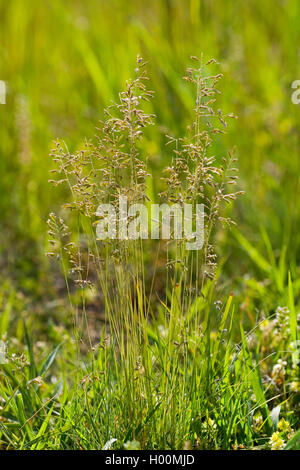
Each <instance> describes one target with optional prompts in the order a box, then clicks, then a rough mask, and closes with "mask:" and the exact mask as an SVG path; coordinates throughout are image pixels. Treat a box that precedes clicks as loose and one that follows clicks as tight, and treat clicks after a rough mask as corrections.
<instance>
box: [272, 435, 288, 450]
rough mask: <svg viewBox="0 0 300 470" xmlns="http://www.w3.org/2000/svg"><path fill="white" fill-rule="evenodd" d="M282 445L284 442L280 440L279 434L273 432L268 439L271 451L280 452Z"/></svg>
mask: <svg viewBox="0 0 300 470" xmlns="http://www.w3.org/2000/svg"><path fill="white" fill-rule="evenodd" d="M284 444H285V443H284V440H283V439H281V437H280V435H279V432H278V431H277V432H274V433H273V434H272V437H271V438H270V445H271V450H281V449H283V446H284Z"/></svg>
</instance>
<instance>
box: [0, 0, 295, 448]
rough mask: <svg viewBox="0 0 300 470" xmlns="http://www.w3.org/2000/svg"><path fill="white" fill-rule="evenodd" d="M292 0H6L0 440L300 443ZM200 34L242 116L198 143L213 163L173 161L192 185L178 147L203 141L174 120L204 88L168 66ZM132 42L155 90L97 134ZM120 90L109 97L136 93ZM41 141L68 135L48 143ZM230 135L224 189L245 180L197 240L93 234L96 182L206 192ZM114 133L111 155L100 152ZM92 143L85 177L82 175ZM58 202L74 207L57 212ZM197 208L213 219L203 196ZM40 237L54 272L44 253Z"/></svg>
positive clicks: (225, 93) (141, 192) (1, 5)
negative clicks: (92, 174) (231, 155)
mask: <svg viewBox="0 0 300 470" xmlns="http://www.w3.org/2000/svg"><path fill="white" fill-rule="evenodd" d="M270 8H272V11H273V13H274V14H272V16H271V17H270V16H269V15H268V12H269V9H270ZM298 9H299V7H298V5H297V3H296V2H292V1H288V2H286V3H285V5H284V6H283V4H282V2H280V1H276V2H272V3H271V2H264V3H261V2H255V1H253V2H246V3H245V4H243V5H242V4H239V5H237V4H236V2H233V1H232V2H228V4H227V6H226V8H225V6H224V5H223V3H222V2H214V3H210V2H199V1H197V0H190V1H188V2H186V3H185V4H184V3H183V2H180V1H175V0H174V1H172V2H168V1H166V2H163V1H157V2H154V4H153V5H152V6H151V9H149V6H147V4H146V3H143V2H136V1H134V0H131V1H129V2H128V1H126V2H125V1H123V0H118V1H117V0H114V1H111V2H105V1H103V2H96V1H93V0H92V1H90V2H88V4H87V5H84V6H83V4H82V2H77V1H73V2H68V1H66V2H62V1H59V0H54V1H53V2H51V3H50V2H48V3H45V4H44V5H43V6H42V5H41V3H40V2H37V1H35V0H32V2H31V6H30V7H29V8H28V6H27V5H25V2H24V0H16V1H15V2H9V3H8V2H0V11H1V33H2V35H1V43H2V44H3V46H2V51H3V53H2V54H1V57H0V79H1V80H5V81H6V82H7V84H8V96H7V105H5V106H1V108H0V119H1V121H3V123H2V124H1V126H0V139H1V147H0V152H1V159H0V162H1V163H0V168H1V174H2V175H3V180H2V184H1V189H0V192H1V194H0V196H1V197H0V201H1V202H0V209H1V226H2V227H3V229H2V230H1V250H0V263H1V267H2V274H1V287H0V309H1V310H0V311H1V315H0V334H1V337H2V339H3V341H4V342H5V344H6V346H7V358H8V362H7V363H6V364H4V365H1V366H0V367H1V369H0V399H1V403H0V406H1V408H0V445H1V448H3V449H33V450H41V449H103V448H107V449H108V448H114V449H121V448H126V449H135V448H138V449H182V448H185V449H190V448H194V449H235V448H250V449H252V448H257V449H271V448H273V449H276V448H284V447H285V446H286V448H299V431H298V429H299V364H298V361H299V357H298V352H297V344H298V343H297V340H298V337H299V327H298V326H297V325H299V316H298V312H299V292H300V283H299V241H300V239H299V234H298V232H299V231H298V227H299V213H300V212H299V207H298V204H299V202H298V200H299V198H297V194H298V190H299V158H298V154H297V148H298V138H299V132H298V127H297V126H298V124H297V123H298V119H299V107H297V106H295V105H293V104H292V103H291V100H290V94H291V90H290V84H291V83H292V82H293V81H294V80H295V79H296V78H298V77H297V74H299V71H298V65H297V63H298V62H297V60H296V52H295V47H294V44H296V43H297V40H298V36H299V34H300V30H299V27H298V26H297V24H296V23H295V22H292V21H291V18H294V17H297V15H299V12H298ZM263 18H264V20H263ZM213 32H215V33H213ZM15 37H17V38H18V39H19V42H18V41H14V40H13V38H15ZM2 44H1V45H2ZM257 44H260V47H257ZM50 51H51V53H50ZM202 51H204V52H205V57H207V58H209V57H211V56H214V57H217V58H218V60H219V61H220V62H221V71H222V72H223V73H224V78H223V80H222V81H221V82H220V89H221V91H222V94H221V95H219V96H218V104H217V107H216V110H215V114H216V115H218V111H217V110H218V109H219V108H221V109H222V110H223V111H224V113H225V114H226V115H227V114H230V113H231V112H232V111H233V112H234V114H237V115H238V117H239V119H238V120H233V121H230V122H229V121H228V130H229V131H228V132H227V134H226V135H216V136H215V138H214V139H213V141H212V144H211V147H210V150H209V152H210V153H209V154H208V155H207V158H208V156H209V155H216V160H215V162H214V164H213V165H214V167H215V170H216V173H217V176H212V175H210V174H209V170H205V164H204V163H203V162H204V159H203V158H202V159H198V160H197V159H196V160H195V161H194V162H193V165H195V166H192V167H191V168H190V167H189V165H187V166H186V167H185V171H186V172H188V171H190V174H189V179H188V181H189V182H190V184H191V185H192V184H193V185H194V186H187V185H186V181H185V180H184V179H182V177H181V174H180V171H179V170H180V169H178V168H177V167H176V165H174V161H176V159H177V158H179V159H183V161H184V158H185V153H184V152H183V149H184V148H185V149H187V151H188V152H189V156H190V157H189V158H190V159H191V160H192V158H193V156H194V154H195V155H198V154H199V153H201V148H202V147H203V141H201V139H200V140H197V139H198V138H197V135H198V134H197V133H196V134H194V135H193V134H191V133H189V132H186V126H187V125H188V124H189V123H190V122H191V116H192V114H193V109H194V108H195V105H194V102H195V97H196V95H197V92H196V91H195V89H193V87H191V86H190V84H189V83H187V82H185V81H183V80H182V79H181V77H182V76H183V75H184V70H185V68H186V65H187V62H188V57H189V56H190V55H191V54H196V55H198V56H201V52H202ZM138 53H141V54H142V55H143V57H146V59H147V60H148V65H147V69H148V75H149V77H150V80H149V85H148V84H147V90H148V89H153V90H154V92H155V93H154V96H153V97H152V95H151V94H149V95H147V94H146V95H145V97H146V98H147V99H148V98H151V99H150V102H148V101H147V102H145V104H144V105H143V106H142V107H141V114H139V115H138V116H137V117H136V120H131V121H130V122H131V132H129V133H128V132H127V128H126V126H125V124H124V122H127V121H126V119H127V120H128V112H129V111H128V108H126V106H125V107H124V108H122V107H121V108H120V107H119V108H118V109H116V111H114V110H110V113H112V114H111V115H110V116H108V120H106V121H105V123H104V127H103V131H104V132H102V133H101V132H99V131H96V132H97V136H98V137H97V138H96V139H95V137H94V134H95V131H94V127H95V126H97V121H98V120H99V119H102V120H104V119H107V115H106V116H105V114H104V113H103V112H102V111H101V110H102V108H105V107H106V108H107V107H108V106H109V105H110V104H111V103H112V100H113V101H117V100H118V93H119V90H122V89H124V83H125V81H126V80H127V79H128V78H129V77H132V76H133V73H132V71H133V70H134V69H135V67H136V64H135V60H136V56H137V54H138ZM212 66H213V67H214V65H213V64H212ZM196 69H198V66H197V67H196ZM207 73H208V70H207V68H205V70H204V75H207ZM216 73H218V72H216ZM140 83H143V81H141V82H140ZM146 83H147V82H146ZM213 85H214V83H213ZM218 86H219V84H218ZM147 90H146V89H145V90H142V91H143V93H148V92H147ZM131 92H132V90H130V89H128V88H127V91H125V95H121V98H122V97H129V98H130V99H131V100H132V99H133V96H134V92H132V93H133V94H131ZM126 93H127V95H126ZM121 105H122V103H121ZM150 115H151V118H150V117H149V116H150ZM152 115H155V118H154V117H153V116H152ZM116 116H117V117H118V121H116V120H114V119H115V117H116ZM150 120H151V121H154V122H155V125H149V126H148V125H147V126H145V124H150ZM200 120H201V122H202V121H203V120H202V119H200ZM204 121H205V120H204ZM196 122H197V106H196ZM201 125H202V124H201ZM220 125H221V128H223V127H224V126H222V123H221V124H220ZM136 126H142V129H143V133H144V135H143V139H140V137H139V136H138V135H135V132H136ZM97 127H101V126H97ZM190 127H191V128H193V127H192V126H190ZM196 127H197V124H196ZM113 128H116V129H117V134H118V136H119V137H120V138H121V139H122V142H124V145H125V147H124V148H123V150H122V152H124V153H126V158H124V154H122V152H120V148H119V144H120V142H119V141H118V139H115V140H114V137H112V136H113V133H112V130H113ZM166 134H167V135H168V136H171V137H168V138H166V137H165V135H166ZM182 136H183V137H182ZM202 136H203V139H204V138H205V137H206V135H205V134H202ZM54 138H58V139H59V141H60V140H61V139H65V141H66V142H67V145H65V144H64V143H58V144H57V146H55V148H54V152H50V143H51V140H53V139H54ZM127 138H129V143H130V145H128V144H127ZM174 139H175V140H174ZM193 139H194V140H193ZM168 140H171V141H172V142H171V144H170V145H166V143H167V142H168ZM195 141H196V144H197V145H198V149H197V150H196V151H194V154H193V150H192V145H191V144H195ZM174 144H175V150H176V151H178V150H179V154H177V153H174V152H173V150H172V149H173V147H174ZM234 145H236V146H237V152H236V156H237V157H238V164H237V165H238V167H239V170H240V180H239V183H238V190H237V191H238V192H239V191H240V190H243V191H244V193H245V194H244V195H243V196H242V197H240V198H238V199H237V201H236V202H235V204H234V205H232V204H229V205H226V207H225V208H221V207H220V213H219V214H218V218H219V216H220V217H226V218H228V219H233V220H234V221H235V222H236V225H235V226H234V227H232V228H231V229H230V230H229V229H228V228H222V227H221V226H219V225H218V223H217V222H218V218H217V219H216V220H215V222H216V228H215V229H214V231H213V233H212V237H211V238H210V239H209V240H206V245H205V246H206V250H204V251H203V252H201V253H199V254H197V256H196V255H195V256H192V255H187V254H186V253H187V252H185V251H184V249H183V247H184V245H182V244H180V243H178V244H171V245H166V244H165V243H156V242H155V243H154V242H151V241H145V242H143V244H141V243H140V242H139V241H136V242H134V243H131V244H130V243H123V244H118V243H108V244H101V243H100V244H99V243H97V242H96V240H95V236H94V234H95V229H94V226H93V222H94V221H95V218H94V216H93V214H94V205H95V202H96V201H97V202H98V203H99V202H100V200H98V199H97V198H101V201H102V200H105V198H109V199H110V200H114V198H116V197H117V195H118V194H119V193H120V191H121V192H126V191H127V194H128V195H130V197H132V199H133V200H136V198H141V200H146V199H147V198H148V197H149V198H150V199H151V200H155V199H156V198H157V195H158V194H159V193H160V192H162V193H164V194H163V197H164V198H165V199H166V200H167V199H168V198H172V200H174V198H175V200H176V198H177V200H178V198H179V196H180V194H181V193H184V194H185V196H187V197H189V195H190V194H192V195H194V194H195V195H196V197H195V199H194V200H193V202H196V201H197V200H199V199H203V198H205V200H206V202H207V203H208V205H209V203H212V201H214V200H215V199H214V190H215V189H216V188H219V186H218V185H219V184H220V177H221V175H220V171H221V170H220V169H221V165H222V163H221V157H222V156H223V155H226V149H227V148H232V147H233V146H234ZM118 148H119V154H118V159H111V160H108V159H107V158H106V160H105V157H107V155H113V156H115V155H116V152H118ZM49 153H53V154H54V158H55V160H56V162H54V163H53V161H52V159H51V158H47V155H48V154H49ZM127 157H129V160H130V161H131V163H133V165H131V166H128V165H127V163H126V162H127ZM145 157H147V158H145ZM91 158H92V163H93V165H94V162H95V161H96V163H97V165H98V166H97V178H96V179H95V180H94V179H93V178H87V180H85V181H87V183H88V184H87V185H85V186H83V185H82V184H81V185H80V184H79V183H80V181H81V182H82V179H83V178H86V177H87V176H88V175H89V171H88V169H87V168H88V167H87V166H86V163H88V164H91ZM93 159H95V160H93ZM107 160H108V161H107ZM66 162H67V164H68V165H69V168H71V170H72V171H73V170H74V171H75V173H74V172H73V173H72V172H71V173H70V174H67V175H64V176H62V177H61V176H56V174H55V173H52V176H50V178H51V179H52V178H53V179H54V180H58V179H64V178H65V176H66V178H67V180H68V183H69V188H68V187H67V186H66V187H65V185H64V184H59V185H57V187H56V188H55V191H53V190H50V188H49V185H48V184H47V180H48V179H49V171H52V170H54V169H55V167H57V165H59V166H61V167H62V166H63V165H64V164H66ZM146 163H147V167H146V166H145V164H146ZM107 164H108V167H107V166H106V165H107ZM207 166H209V163H207ZM166 167H169V168H170V167H171V168H173V171H172V172H171V173H166V174H164V176H165V177H166V178H168V180H167V184H166V182H164V181H162V180H161V175H162V172H163V169H164V168H166ZM106 168H107V169H109V172H110V173H109V177H110V179H109V180H105V178H104V183H103V179H100V176H99V175H101V174H102V175H103V174H104V172H103V170H104V169H106ZM177 170H178V172H177ZM139 171H140V172H141V173H142V178H141V180H137V173H138V172H139ZM207 171H208V172H207ZM121 172H122V175H123V180H121V179H118V176H119V175H120V173H121ZM218 172H219V173H218ZM148 173H150V174H151V175H152V178H150V177H149V176H147V174H148ZM198 173H199V174H200V175H201V179H202V180H204V181H208V183H207V185H206V186H205V188H204V192H203V194H202V193H201V191H202V190H201V189H200V187H196V186H197V178H195V179H194V180H193V179H192V178H193V176H194V175H197V174H198ZM112 177H114V178H116V179H115V180H114V182H115V183H116V185H117V186H115V187H117V188H118V191H116V192H115V193H114V192H112V191H111V190H110V189H109V188H110V187H109V184H108V182H111V178H112ZM214 178H215V179H214ZM95 181H96V183H97V184H98V186H97V191H95V192H96V196H97V198H96V201H95V200H93V199H91V195H94V193H93V191H94V189H93V188H94V186H93V183H95ZM175 181H178V182H179V183H178V184H179V189H175V188H174V182H175ZM209 181H212V183H211V184H210V183H209ZM99 182H101V184H100V185H99ZM168 188H169V189H170V188H171V189H174V191H173V192H172V191H170V190H169V191H167V189H168ZM193 188H194V189H195V191H194V192H193ZM223 196H224V200H223V202H225V201H226V193H225V190H224V193H223ZM66 201H67V202H68V203H69V204H72V207H73V210H72V213H71V215H68V208H63V209H59V207H60V205H61V204H62V203H66ZM221 202H222V201H221ZM54 210H55V212H58V214H59V215H58V216H54V215H52V216H50V222H49V230H50V239H51V240H52V243H51V244H50V245H49V242H48V240H47V228H46V220H47V218H48V214H49V212H51V211H54ZM208 211H210V212H208V220H210V219H209V213H211V214H212V213H213V210H212V204H211V207H210V208H209V209H208ZM75 213H76V215H75ZM61 217H63V218H64V221H61ZM211 225H212V226H215V223H212V224H211ZM67 226H68V227H67ZM69 232H70V233H71V235H69V234H68V233H69ZM208 233H210V230H208ZM69 243H72V244H71V245H70V244H69ZM67 245H68V246H67ZM209 247H212V248H214V251H215V253H213V252H212V251H211V249H210V248H209ZM50 248H51V250H52V251H53V252H54V254H55V257H57V255H59V257H60V261H61V268H62V269H61V271H60V270H59V268H58V263H57V262H54V261H51V260H50V261H49V260H47V258H46V257H45V255H44V253H45V251H48V252H49V251H51V250H50ZM208 254H209V255H212V257H210V258H209V257H208ZM215 255H217V256H218V258H217V259H218V263H217V265H216V266H215V263H216V261H215V258H214V256H215ZM203 256H204V259H203ZM209 259H210V260H211V261H210V263H209V262H208V261H209ZM175 261H176V262H175ZM178 261H179V262H178ZM209 264H211V265H210V267H209V269H208V274H210V275H209V276H207V275H204V272H203V269H202V268H203V265H209ZM185 268H187V269H185ZM72 270H73V272H72ZM76 281H77V282H76ZM65 285H67V288H66V287H65Z"/></svg>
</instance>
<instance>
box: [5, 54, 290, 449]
mask: <svg viewBox="0 0 300 470" xmlns="http://www.w3.org/2000/svg"><path fill="white" fill-rule="evenodd" d="M193 61H195V63H196V66H195V68H190V69H188V73H187V76H186V77H185V79H186V80H187V81H188V82H190V83H191V84H192V85H193V86H194V89H195V96H196V102H195V109H194V120H193V122H192V124H191V125H190V126H189V127H188V129H187V134H186V136H184V137H182V138H175V137H170V136H168V143H169V144H170V145H172V146H173V147H174V148H173V150H172V162H171V165H170V166H169V167H168V168H166V169H165V172H164V177H163V178H162V181H161V183H160V188H161V194H160V197H161V198H162V200H163V201H164V202H168V203H172V204H177V205H179V207H182V206H183V205H184V203H191V204H193V205H195V204H200V203H201V204H203V205H204V245H203V249H202V250H196V251H189V250H186V244H187V242H188V241H189V240H187V239H186V238H184V237H183V238H182V239H180V240H174V239H172V240H171V241H164V240H162V241H160V242H158V241H155V240H141V239H136V240H129V239H127V238H126V237H123V239H121V240H120V239H117V238H114V239H107V240H104V241H103V240H101V241H99V240H97V237H96V231H95V225H96V224H97V223H98V222H99V219H98V218H97V207H98V206H99V204H107V203H113V204H114V205H115V206H117V203H118V201H119V199H120V197H121V196H126V197H127V200H128V203H129V204H131V203H137V202H143V203H145V204H150V202H154V201H152V199H151V196H152V197H153V192H152V194H151V175H149V173H148V171H149V170H148V168H147V156H145V155H143V153H142V146H141V141H142V139H143V137H144V134H145V132H147V127H148V126H150V125H152V124H153V123H154V116H153V115H152V114H151V113H150V112H147V111H146V110H145V109H147V102H148V101H149V100H150V99H152V97H153V94H152V92H150V91H148V88H147V86H146V83H147V80H148V78H147V75H146V72H145V63H144V62H143V60H142V59H141V58H140V57H138V60H137V66H136V70H135V74H136V77H135V79H134V80H132V81H128V82H127V84H126V89H125V91H124V92H122V93H120V95H119V103H118V104H117V105H113V106H111V107H110V108H108V109H107V110H106V116H107V119H106V121H105V122H103V123H102V125H101V127H100V128H99V129H98V133H97V138H96V141H95V142H86V144H85V146H84V147H83V148H82V149H79V150H78V151H77V152H74V153H71V152H69V150H68V148H67V147H66V145H65V144H64V143H62V142H57V143H56V144H55V148H54V150H53V151H52V156H53V158H54V161H55V163H56V165H57V168H56V169H55V170H53V174H54V175H57V177H56V179H54V180H52V183H53V184H54V186H58V185H66V187H67V190H68V194H69V198H70V200H69V201H68V202H67V203H65V204H64V206H63V208H62V211H61V213H60V214H59V215H55V214H50V217H49V220H48V226H49V246H50V249H49V253H48V254H49V256H50V257H53V258H58V259H59V260H60V263H61V267H62V272H63V275H64V278H65V281H66V285H67V293H68V297H69V300H70V305H71V307H70V314H71V316H72V324H73V331H72V336H71V338H68V339H67V340H66V339H65V338H64V339H63V341H62V342H61V343H63V344H59V345H58V346H57V347H56V348H55V349H54V350H53V352H52V353H50V354H49V355H48V357H47V358H46V359H45V360H44V361H43V362H42V363H41V364H40V365H37V364H36V359H35V355H34V347H33V343H32V339H31V338H30V335H29V334H28V332H27V329H26V326H23V328H24V332H25V333H24V334H25V336H26V341H27V349H28V352H27V354H26V355H25V356H16V357H13V358H11V361H10V362H9V363H8V364H5V366H4V367H3V374H2V376H1V390H2V395H3V407H2V410H1V417H2V420H1V421H0V433H1V440H2V445H3V446H5V447H7V448H24V449H28V448H30V449H43V448H50V449H57V448H66V449H70V448H72V449H74V448H76V449H103V448H106V449H107V448H125V449H133V448H138V449H183V448H185V449H191V448H195V449H234V448H254V447H256V448H283V447H284V446H285V444H286V442H287V441H291V440H292V439H293V438H294V437H295V436H294V432H295V428H296V427H297V425H298V424H297V421H296V415H294V414H293V406H297V405H296V403H297V401H296V400H297V397H299V381H298V375H297V374H298V363H297V360H296V345H295V344H296V343H295V341H297V335H298V330H297V321H296V323H295V305H294V299H293V284H292V281H291V279H290V283H289V297H288V302H289V308H281V309H277V311H276V317H275V319H274V320H272V319H269V318H268V319H262V320H263V321H261V322H260V323H258V324H256V325H253V327H252V329H251V331H250V332H248V333H246V332H245V331H244V327H243V321H242V320H243V319H241V318H240V316H239V315H238V314H237V308H236V307H237V306H236V305H235V302H234V299H233V297H234V296H233V294H232V293H230V294H229V293H228V292H227V294H224V293H222V294H221V293H220V290H218V287H217V281H218V279H219V278H220V277H221V276H222V263H218V262H217V254H216V247H217V242H216V235H217V234H218V233H219V229H218V225H219V223H221V224H222V225H224V226H225V227H228V226H230V225H232V223H233V222H232V220H231V217H230V212H229V211H228V210H227V209H226V208H225V207H224V206H226V204H227V203H229V204H230V203H231V202H232V201H234V200H235V199H236V197H237V196H239V195H240V194H241V191H238V190H235V189H229V188H232V187H234V186H235V185H236V183H237V175H236V172H237V169H236V168H235V166H234V164H235V157H234V151H232V152H228V153H227V155H226V156H224V157H222V156H219V155H217V156H215V155H214V153H213V150H214V149H215V140H214V139H219V138H220V136H222V134H223V133H224V132H225V129H226V127H227V120H228V118H234V116H233V115H232V114H223V113H222V111H221V110H220V109H218V107H217V101H216V97H217V95H218V90H217V88H216V87H217V83H218V81H219V79H220V78H221V74H219V73H217V74H215V75H206V72H207V68H208V67H210V66H215V61H214V60H212V61H209V62H207V63H206V64H204V63H203V59H202V58H201V59H200V60H199V59H197V58H193ZM118 215H120V214H118ZM173 230H175V227H174V228H173ZM91 297H92V298H93V299H95V298H96V299H97V300H98V303H99V306H100V307H99V308H100V312H99V313H103V315H104V321H103V323H102V325H101V328H99V329H98V330H96V331H95V328H93V326H92V325H91V322H90V318H89V300H90V298H91ZM282 317H284V319H285V320H284V321H282ZM270 322H274V325H276V328H275V329H272V331H271V329H270V332H269V334H268V333H267V331H268V328H270V325H273V323H270ZM278 332H280V333H278ZM290 348H294V352H295V354H294V355H293V354H292V355H291V354H289V352H287V351H289V349H290ZM274 351H275V352H274ZM274 360H276V362H274ZM54 361H58V363H57V365H56V373H58V374H59V376H60V377H59V378H56V380H55V378H54V379H53V378H52V379H53V380H52V382H51V381H50V382H49V380H48V379H49V374H50V370H51V368H53V367H54V366H55V362H54ZM64 361H66V363H64ZM282 415H283V416H284V417H282ZM279 418H280V419H279Z"/></svg>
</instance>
